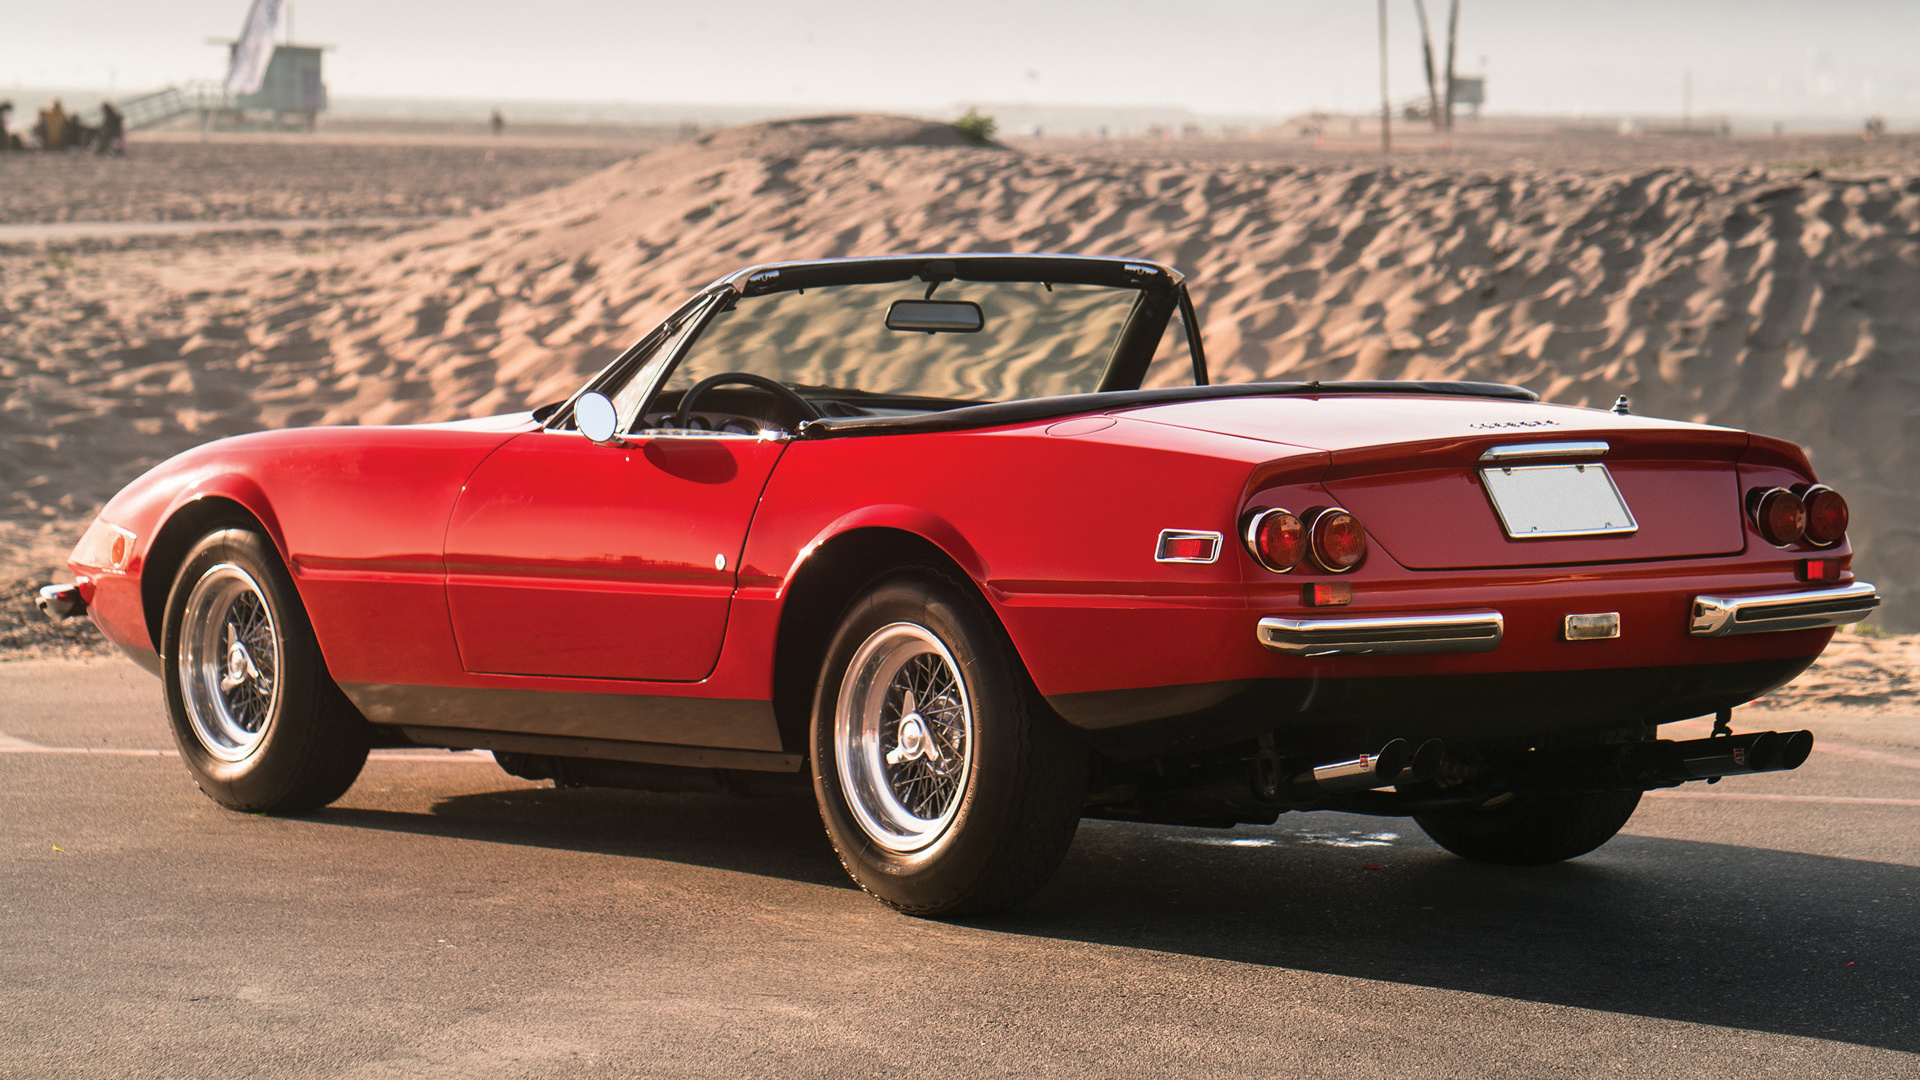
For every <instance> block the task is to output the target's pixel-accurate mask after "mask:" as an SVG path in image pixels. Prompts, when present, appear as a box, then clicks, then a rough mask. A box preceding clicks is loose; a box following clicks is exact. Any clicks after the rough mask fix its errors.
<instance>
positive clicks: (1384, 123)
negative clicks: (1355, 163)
mask: <svg viewBox="0 0 1920 1080" xmlns="http://www.w3.org/2000/svg"><path fill="white" fill-rule="evenodd" d="M1380 152H1381V153H1383V154H1390V153H1392V152H1393V105H1392V103H1391V102H1390V101H1389V100H1388V98H1387V0H1380Z"/></svg>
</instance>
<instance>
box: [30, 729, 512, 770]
mask: <svg viewBox="0 0 1920 1080" xmlns="http://www.w3.org/2000/svg"><path fill="white" fill-rule="evenodd" d="M0 754H82V755H88V754H91V755H104V756H107V757H179V756H180V751H178V750H171V749H168V750H161V749H154V748H146V747H131V746H41V745H40V744H39V743H33V742H28V741H27V740H25V739H22V738H18V737H16V736H13V735H9V734H7V733H6V732H4V731H0ZM367 759H368V760H370V761H427V762H447V763H450V764H456V765H491V764H493V755H492V754H489V753H487V752H486V751H484V750H426V749H421V750H375V751H374V752H373V753H371V754H368V755H367Z"/></svg>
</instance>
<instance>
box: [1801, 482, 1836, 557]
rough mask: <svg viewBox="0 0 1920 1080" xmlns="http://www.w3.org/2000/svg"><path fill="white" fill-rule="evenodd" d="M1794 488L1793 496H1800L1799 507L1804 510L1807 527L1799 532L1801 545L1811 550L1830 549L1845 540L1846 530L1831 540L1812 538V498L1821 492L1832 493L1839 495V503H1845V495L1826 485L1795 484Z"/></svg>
mask: <svg viewBox="0 0 1920 1080" xmlns="http://www.w3.org/2000/svg"><path fill="white" fill-rule="evenodd" d="M1794 488H1795V490H1794V494H1795V495H1798V496H1800V505H1801V507H1802V508H1803V509H1805V510H1806V514H1807V527H1806V528H1804V529H1802V530H1800V542H1801V543H1803V544H1805V545H1807V546H1808V547H1812V548H1830V547H1832V546H1834V545H1835V544H1838V543H1839V542H1840V541H1842V540H1845V539H1846V538H1847V530H1845V529H1841V530H1840V535H1839V536H1836V537H1834V538H1833V539H1831V540H1825V541H1822V540H1815V539H1814V538H1813V497H1814V496H1815V495H1818V494H1820V493H1821V492H1823V491H1826V492H1832V493H1833V494H1834V495H1839V496H1840V501H1841V502H1842V503H1845V502H1846V501H1847V497H1846V496H1845V495H1840V493H1839V492H1837V491H1834V490H1833V488H1831V487H1828V486H1827V485H1826V484H1806V485H1799V484H1796V485H1794Z"/></svg>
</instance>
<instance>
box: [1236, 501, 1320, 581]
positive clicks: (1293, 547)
mask: <svg viewBox="0 0 1920 1080" xmlns="http://www.w3.org/2000/svg"><path fill="white" fill-rule="evenodd" d="M1247 550H1249V551H1251V552H1253V558H1254V561H1255V562H1258V563H1259V564H1260V565H1261V566H1264V567H1266V568H1267V569H1269V570H1272V571H1273V572H1274V573H1277V574H1284V573H1286V572H1287V571H1289V570H1291V569H1293V568H1294V567H1296V566H1298V565H1300V560H1301V559H1302V558H1303V557H1305V555H1306V554H1307V527H1306V525H1305V524H1303V523H1302V522H1301V521H1300V519H1299V518H1298V517H1295V516H1294V514H1293V512H1292V511H1290V510H1281V509H1279V508H1278V507H1275V508H1274V509H1272V510H1262V511H1260V512H1259V513H1257V514H1255V515H1253V517H1251V518H1249V519H1247Z"/></svg>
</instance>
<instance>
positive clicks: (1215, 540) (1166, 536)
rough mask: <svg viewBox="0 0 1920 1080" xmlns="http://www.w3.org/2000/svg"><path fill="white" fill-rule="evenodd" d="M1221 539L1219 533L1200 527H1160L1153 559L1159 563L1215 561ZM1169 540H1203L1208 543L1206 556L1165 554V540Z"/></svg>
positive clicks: (1218, 556)
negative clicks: (1197, 557) (1191, 556)
mask: <svg viewBox="0 0 1920 1080" xmlns="http://www.w3.org/2000/svg"><path fill="white" fill-rule="evenodd" d="M1221 539H1222V538H1221V536H1220V534H1219V533H1217V532H1207V531H1204V530H1201V529H1161V530H1160V540H1159V542H1158V543H1157V544H1155V545H1154V548H1153V561H1154V562H1161V563H1210V562H1215V561H1218V560H1219V558H1220V545H1221ZM1170 540H1205V541H1207V542H1208V543H1209V545H1210V546H1209V547H1208V548H1207V557H1206V558H1204V559H1193V558H1187V557H1185V556H1169V555H1168V554H1167V542H1168V541H1170Z"/></svg>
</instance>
